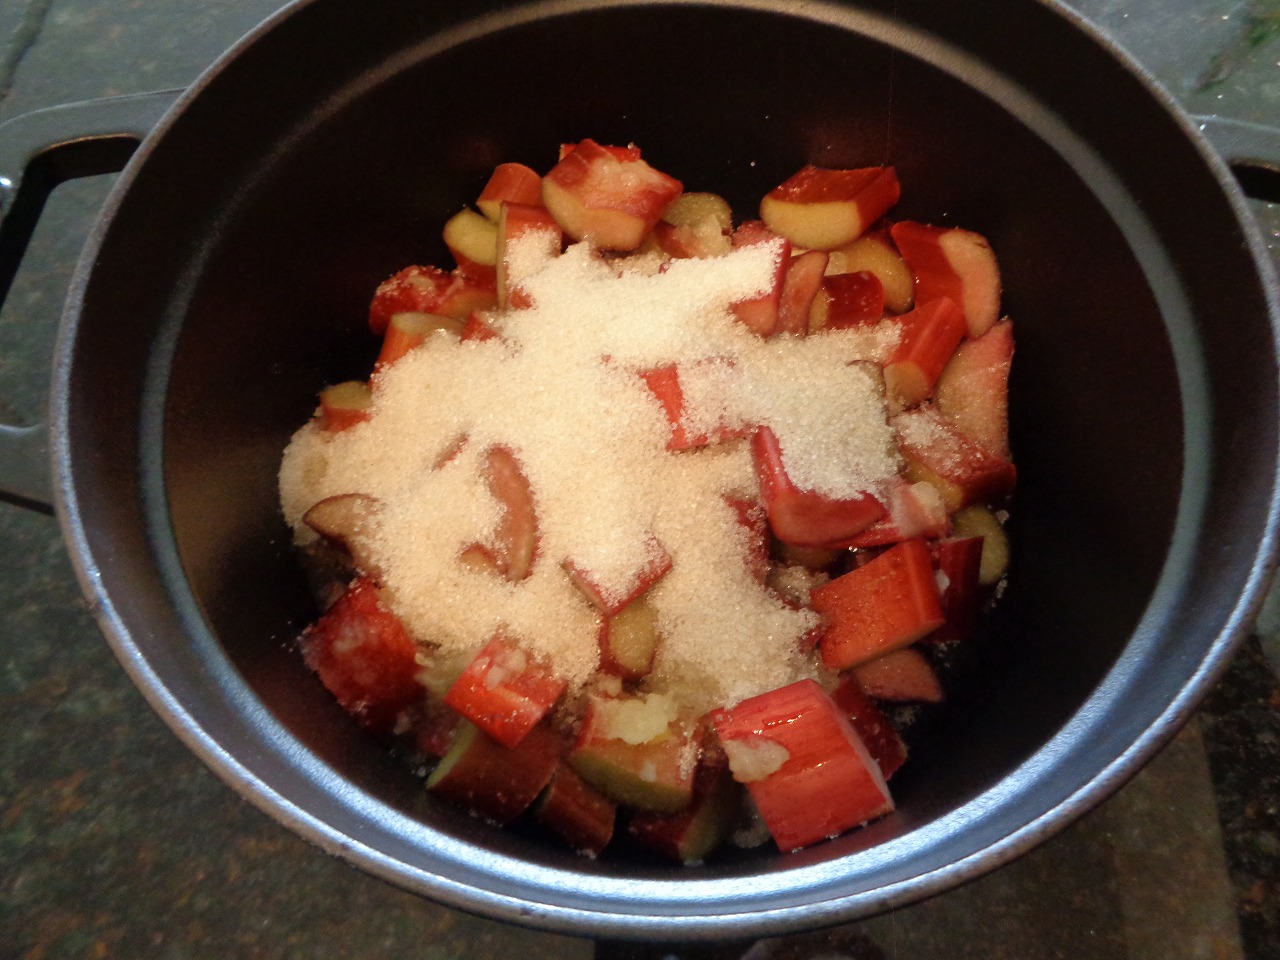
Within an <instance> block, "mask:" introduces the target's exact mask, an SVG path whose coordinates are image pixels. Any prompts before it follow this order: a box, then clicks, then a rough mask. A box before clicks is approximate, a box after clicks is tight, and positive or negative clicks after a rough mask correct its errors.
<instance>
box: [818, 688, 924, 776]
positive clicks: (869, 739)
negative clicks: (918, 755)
mask: <svg viewBox="0 0 1280 960" xmlns="http://www.w3.org/2000/svg"><path fill="white" fill-rule="evenodd" d="M831 699H832V700H833V701H835V704H836V706H838V707H839V708H840V709H841V710H842V711H844V715H845V716H846V717H848V718H849V722H850V723H852V724H853V729H854V730H856V731H858V736H859V737H861V738H862V742H863V743H864V744H865V745H866V747H867V752H868V753H870V754H871V756H872V757H873V758H874V759H875V761H876V763H877V764H878V765H879V766H880V773H881V774H882V775H883V776H884V778H885V779H886V780H888V779H889V778H890V777H892V776H893V775H894V773H896V772H897V770H898V768H899V767H901V766H902V765H903V763H905V762H906V760H907V745H906V743H905V742H904V741H903V739H902V734H900V733H898V730H897V728H896V727H894V725H893V724H892V723H890V722H889V718H888V717H886V716H885V715H884V713H883V712H882V711H881V710H880V708H879V707H877V706H876V705H875V701H873V700H872V699H871V698H870V697H869V696H867V693H866V691H865V690H863V689H862V687H861V685H860V684H859V683H858V680H857V678H856V677H854V676H853V675H852V674H846V675H845V676H843V677H841V678H840V683H839V684H837V686H836V688H835V689H834V690H833V691H831Z"/></svg>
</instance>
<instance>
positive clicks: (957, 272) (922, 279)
mask: <svg viewBox="0 0 1280 960" xmlns="http://www.w3.org/2000/svg"><path fill="white" fill-rule="evenodd" d="M889 233H890V235H891V236H892V237H893V242H894V243H895V244H896V245H897V247H898V252H899V253H901V254H902V258H903V259H904V260H906V261H907V266H909V267H910V268H911V272H912V273H913V274H914V275H915V280H916V284H915V287H916V302H917V303H923V302H924V301H926V300H934V299H937V298H938V297H950V298H951V299H952V300H954V301H955V302H956V303H958V304H960V306H961V307H962V308H963V310H964V317H965V322H966V323H967V324H968V327H969V336H970V337H974V338H977V337H980V336H982V335H983V334H984V333H986V332H987V331H988V330H990V329H991V328H992V327H993V326H994V325H995V322H996V320H998V319H999V317H1000V268H999V265H998V264H997V263H996V255H995V254H994V253H993V252H992V250H991V245H990V244H989V243H987V240H986V238H985V237H983V236H982V235H981V234H978V233H974V232H973V231H972V230H962V229H960V228H959V227H932V226H928V225H927V224H923V223H916V222H914V221H911V220H903V221H901V222H899V223H895V224H894V225H893V226H892V227H891V228H890V230H889Z"/></svg>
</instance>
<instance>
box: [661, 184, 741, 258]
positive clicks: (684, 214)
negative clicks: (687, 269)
mask: <svg viewBox="0 0 1280 960" xmlns="http://www.w3.org/2000/svg"><path fill="white" fill-rule="evenodd" d="M732 228H733V212H732V211H731V210H730V208H729V204H728V202H727V201H726V200H725V199H724V198H723V197H721V196H718V195H717V194H714V193H682V194H680V196H678V197H676V198H675V199H674V200H672V201H671V203H669V204H667V208H666V209H665V210H663V211H662V219H661V220H659V221H658V222H657V223H655V224H654V225H653V236H654V239H655V240H656V241H657V244H658V246H659V248H660V249H661V250H662V251H663V252H664V253H666V254H667V255H669V256H671V257H675V258H676V259H690V258H694V257H718V256H721V255H722V254H725V253H728V252H729V250H730V249H731V248H732V242H731V241H730V239H729V237H730V234H731V232H732Z"/></svg>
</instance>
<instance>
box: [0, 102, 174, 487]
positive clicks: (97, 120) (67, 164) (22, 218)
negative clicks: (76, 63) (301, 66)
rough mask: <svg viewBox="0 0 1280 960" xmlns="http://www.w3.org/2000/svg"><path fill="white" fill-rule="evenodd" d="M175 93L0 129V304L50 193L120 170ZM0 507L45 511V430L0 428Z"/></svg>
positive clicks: (35, 116) (79, 107) (57, 111)
mask: <svg viewBox="0 0 1280 960" xmlns="http://www.w3.org/2000/svg"><path fill="white" fill-rule="evenodd" d="M179 93H181V91H179V90H164V91H160V92H157V93H144V94H136V95H133V96H127V97H108V98H104V99H101V100H87V101H84V102H81V103H69V104H65V105H63V106H59V107H49V108H47V109H43V110H33V111H32V112H31V113H26V114H22V115H21V116H18V117H14V118H13V119H11V120H7V121H5V122H4V123H2V124H0V304H3V303H4V301H5V298H6V297H7V296H8V294H9V288H10V287H11V286H12V285H13V280H14V277H15V276H17V273H18V267H19V266H20V265H21V263H22V257H23V254H24V253H25V252H26V249H27V245H28V244H29V243H30V242H31V237H32V234H33V233H34V232H35V228H36V223H37V222H38V221H39V219H40V213H41V211H42V210H43V209H44V204H45V201H46V200H47V199H48V198H49V194H50V193H52V192H53V189H54V188H55V187H56V186H58V184H60V183H64V182H66V181H67V180H75V179H77V178H79V177H94V176H99V175H101V174H106V173H116V172H118V171H120V170H123V169H124V166H125V164H126V163H127V162H128V161H129V158H130V157H131V156H132V155H133V152H134V151H135V150H136V149H137V148H138V145H139V144H140V143H141V142H142V140H143V138H144V137H145V136H146V135H147V134H148V133H149V132H150V131H151V129H152V128H153V127H154V126H155V125H156V123H157V122H158V121H159V120H160V117H161V116H163V115H164V112H165V111H166V110H167V109H168V108H169V106H170V105H171V104H172V103H173V101H174V100H175V99H177V97H178V95H179ZM0 500H7V501H9V502H12V503H17V504H19V505H21V506H26V507H31V508H33V509H36V510H42V511H45V512H49V511H50V510H51V504H52V500H53V497H52V488H51V485H50V471H49V444H48V427H47V424H45V423H38V424H34V425H31V426H13V425H8V424H0Z"/></svg>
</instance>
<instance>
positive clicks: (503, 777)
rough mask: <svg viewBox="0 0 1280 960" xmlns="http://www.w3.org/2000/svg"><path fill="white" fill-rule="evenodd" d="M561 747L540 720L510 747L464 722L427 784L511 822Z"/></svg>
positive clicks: (546, 776) (551, 769) (547, 777)
mask: <svg viewBox="0 0 1280 960" xmlns="http://www.w3.org/2000/svg"><path fill="white" fill-rule="evenodd" d="M562 747H563V745H562V743H561V742H560V737H559V736H558V735H557V734H556V732H555V731H554V730H553V729H552V728H551V727H550V726H549V725H548V724H545V723H544V724H539V725H538V726H536V727H534V728H533V730H531V731H530V732H529V734H528V736H526V737H524V739H522V740H521V741H520V743H519V744H517V745H516V746H515V747H514V748H513V747H505V746H503V745H502V744H500V743H499V742H498V741H497V740H494V739H493V738H492V737H489V736H487V735H486V734H485V733H484V731H483V730H481V729H480V728H479V727H477V726H475V725H474V724H470V723H463V724H462V725H461V727H460V729H459V730H458V732H457V735H456V736H455V737H454V740H453V744H452V745H451V746H450V747H449V751H448V753H446V754H445V755H444V757H443V758H442V759H441V761H440V763H439V764H437V765H436V768H435V770H433V771H432V772H431V775H430V776H429V777H427V789H428V790H429V791H430V792H431V793H433V794H435V795H436V796H439V797H444V798H445V799H448V800H451V801H452V802H454V803H458V804H461V805H463V806H466V807H468V808H470V809H471V810H474V811H475V812H476V813H479V814H480V815H482V816H485V817H488V818H489V819H490V820H492V821H494V822H495V823H497V824H505V823H510V822H511V821H512V820H514V819H515V818H516V817H518V816H520V814H522V813H524V811H525V810H526V809H528V807H529V805H530V804H531V803H533V801H534V800H535V799H536V798H537V796H538V794H539V793H541V792H542V790H543V788H544V787H546V785H547V784H548V783H549V782H550V781H551V777H552V774H554V773H555V771H556V766H557V765H558V764H559V763H560V752H561V749H562Z"/></svg>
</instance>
